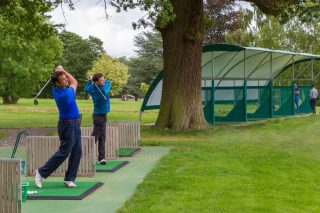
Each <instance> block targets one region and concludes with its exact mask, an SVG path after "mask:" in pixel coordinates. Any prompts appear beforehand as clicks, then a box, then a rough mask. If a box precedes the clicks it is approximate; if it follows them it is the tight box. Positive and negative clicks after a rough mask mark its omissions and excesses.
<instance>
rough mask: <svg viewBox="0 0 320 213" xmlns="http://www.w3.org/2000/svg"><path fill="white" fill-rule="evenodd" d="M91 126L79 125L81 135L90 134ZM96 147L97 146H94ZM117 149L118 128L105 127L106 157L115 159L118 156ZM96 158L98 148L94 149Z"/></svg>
mask: <svg viewBox="0 0 320 213" xmlns="http://www.w3.org/2000/svg"><path fill="white" fill-rule="evenodd" d="M92 131H93V127H81V135H82V136H90V135H91V134H92ZM96 147H97V148H96V149H98V146H96ZM118 149H119V134H118V128H116V127H107V129H106V145H105V151H106V159H116V158H118V152H117V150H118ZM97 158H98V150H96V159H97Z"/></svg>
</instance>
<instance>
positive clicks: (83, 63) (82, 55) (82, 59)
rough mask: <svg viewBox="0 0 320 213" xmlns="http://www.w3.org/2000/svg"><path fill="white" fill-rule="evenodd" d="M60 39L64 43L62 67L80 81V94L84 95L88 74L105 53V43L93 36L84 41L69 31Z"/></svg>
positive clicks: (64, 32) (63, 32)
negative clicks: (94, 62)
mask: <svg viewBox="0 0 320 213" xmlns="http://www.w3.org/2000/svg"><path fill="white" fill-rule="evenodd" d="M59 38H60V39H61V41H62V42H63V57H62V60H61V65H62V66H63V67H64V68H65V69H66V70H68V71H69V72H70V73H71V74H73V75H74V77H75V78H76V79H77V80H78V82H79V89H78V90H77V92H78V94H84V92H83V88H84V85H85V84H86V81H87V72H88V71H89V70H90V69H91V68H92V65H93V61H95V60H96V59H98V57H99V56H100V55H102V54H103V53H104V52H105V51H104V49H103V47H102V44H103V42H102V41H101V40H100V39H98V38H96V37H93V36H90V37H89V39H83V38H82V37H81V36H79V35H77V34H75V33H72V32H67V31H62V32H61V33H60V34H59Z"/></svg>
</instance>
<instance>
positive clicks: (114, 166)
mask: <svg viewBox="0 0 320 213" xmlns="http://www.w3.org/2000/svg"><path fill="white" fill-rule="evenodd" d="M128 163H129V162H128V161H124V160H108V161H107V165H100V164H99V163H97V164H96V172H115V171H117V170H118V169H120V168H122V167H124V166H125V165H127V164H128Z"/></svg>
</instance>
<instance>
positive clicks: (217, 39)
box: [204, 0, 242, 44]
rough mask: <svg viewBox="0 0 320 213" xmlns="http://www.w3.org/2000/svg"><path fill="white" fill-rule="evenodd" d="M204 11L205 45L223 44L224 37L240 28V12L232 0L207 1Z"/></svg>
mask: <svg viewBox="0 0 320 213" xmlns="http://www.w3.org/2000/svg"><path fill="white" fill-rule="evenodd" d="M204 11H205V23H206V29H205V38H204V43H205V44H214V43H225V35H226V34H228V33H230V32H233V31H236V30H238V29H239V28H240V21H242V20H241V19H240V18H241V16H240V11H239V10H238V9H237V8H236V6H235V3H234V1H233V0H224V1H221V0H207V1H205V4H204Z"/></svg>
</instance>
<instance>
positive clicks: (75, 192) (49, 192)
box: [27, 181, 103, 200]
mask: <svg viewBox="0 0 320 213" xmlns="http://www.w3.org/2000/svg"><path fill="white" fill-rule="evenodd" d="M75 183H76V185H77V187H75V188H67V187H65V186H64V184H63V182H62V181H61V182H49V181H48V182H46V181H44V182H43V183H42V188H41V189H39V188H37V187H36V186H35V185H34V183H33V182H30V185H29V187H28V191H37V192H38V194H37V195H28V196H27V200H82V199H83V198H85V197H86V196H88V195H89V194H90V193H92V192H94V191H95V190H96V189H98V188H99V187H101V186H102V185H103V183H101V182H75Z"/></svg>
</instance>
